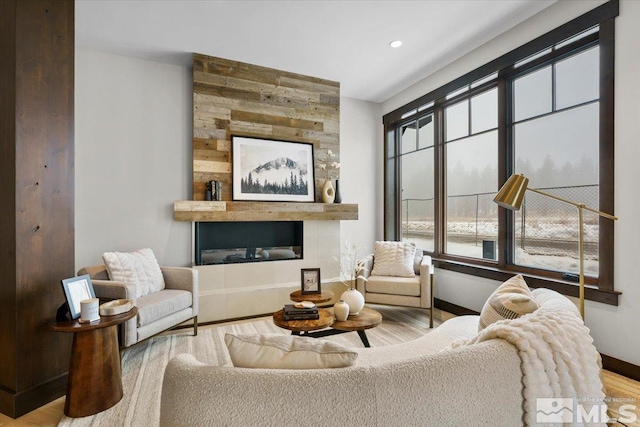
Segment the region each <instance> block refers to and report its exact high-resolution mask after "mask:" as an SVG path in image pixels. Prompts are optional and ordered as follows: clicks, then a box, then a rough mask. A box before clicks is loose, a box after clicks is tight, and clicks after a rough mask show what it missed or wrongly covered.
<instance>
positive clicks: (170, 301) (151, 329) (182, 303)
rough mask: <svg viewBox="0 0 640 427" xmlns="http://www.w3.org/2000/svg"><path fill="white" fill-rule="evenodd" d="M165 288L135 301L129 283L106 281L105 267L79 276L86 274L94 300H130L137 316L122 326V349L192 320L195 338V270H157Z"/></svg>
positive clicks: (89, 268)
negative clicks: (136, 311) (93, 293)
mask: <svg viewBox="0 0 640 427" xmlns="http://www.w3.org/2000/svg"><path fill="white" fill-rule="evenodd" d="M160 270H161V271H162V276H163V278H164V282H165V289H162V290H160V291H158V292H154V293H150V294H148V295H144V296H140V297H138V298H136V286H135V285H134V284H132V283H126V282H119V281H115V280H109V275H108V273H107V268H106V266H105V265H96V266H92V267H84V268H82V269H80V270H79V271H78V276H81V275H83V274H88V275H89V277H90V278H91V284H92V285H93V289H94V291H95V294H96V297H97V298H100V299H101V300H114V299H130V300H132V301H133V305H134V306H136V307H138V315H137V316H136V317H134V318H133V319H131V320H127V321H126V322H124V323H123V324H122V329H121V337H120V339H121V342H120V346H121V347H129V346H132V345H133V344H135V343H137V342H140V341H142V340H144V339H146V338H149V337H151V336H153V335H156V334H158V333H160V332H163V331H165V330H167V329H171V328H173V327H174V326H176V325H179V324H180V323H183V322H185V321H187V320H190V319H193V335H198V271H197V270H195V269H193V268H186V267H160Z"/></svg>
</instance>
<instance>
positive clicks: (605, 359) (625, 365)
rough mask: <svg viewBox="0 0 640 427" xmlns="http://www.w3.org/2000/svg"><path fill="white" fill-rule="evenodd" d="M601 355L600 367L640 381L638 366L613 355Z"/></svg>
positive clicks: (639, 368) (639, 367)
mask: <svg viewBox="0 0 640 427" xmlns="http://www.w3.org/2000/svg"><path fill="white" fill-rule="evenodd" d="M600 356H602V367H603V368H604V369H606V370H607V371H611V372H615V373H616V374H620V375H622V376H625V377H627V378H630V379H632V380H634V381H640V366H637V365H634V364H633V363H629V362H625V361H624V360H620V359H616V358H615V357H611V356H607V355H606V354H602V353H601V354H600Z"/></svg>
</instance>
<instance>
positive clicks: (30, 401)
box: [0, 372, 68, 419]
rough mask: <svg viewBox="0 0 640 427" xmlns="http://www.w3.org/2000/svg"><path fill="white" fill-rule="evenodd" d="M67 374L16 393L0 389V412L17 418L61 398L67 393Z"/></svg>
mask: <svg viewBox="0 0 640 427" xmlns="http://www.w3.org/2000/svg"><path fill="white" fill-rule="evenodd" d="M67 380H68V373H66V372H65V373H64V374H62V375H60V376H58V377H56V378H53V379H51V380H49V381H46V382H44V383H41V384H38V385H37V386H35V387H31V388H30V389H28V390H25V391H21V392H18V393H14V392H11V391H9V390H6V389H4V388H0V412H2V413H3V414H5V415H7V416H9V417H11V418H14V419H15V418H18V417H21V416H23V415H24V414H27V413H29V412H31V411H33V410H34V409H38V408H39V407H41V406H43V405H46V404H47V403H49V402H51V401H53V400H55V399H57V398H59V397H62V396H64V395H65V394H66V392H67Z"/></svg>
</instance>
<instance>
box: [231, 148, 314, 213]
mask: <svg viewBox="0 0 640 427" xmlns="http://www.w3.org/2000/svg"><path fill="white" fill-rule="evenodd" d="M231 143H232V150H233V151H232V154H233V200H252V201H269V202H313V201H315V179H314V175H313V172H314V162H313V144H308V143H301V142H290V141H278V140H272V139H261V138H249V137H245V136H232V137H231Z"/></svg>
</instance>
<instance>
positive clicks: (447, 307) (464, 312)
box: [433, 298, 480, 316]
mask: <svg viewBox="0 0 640 427" xmlns="http://www.w3.org/2000/svg"><path fill="white" fill-rule="evenodd" d="M433 305H434V306H435V307H436V308H437V309H440V310H442V311H446V312H447V313H451V314H455V315H456V316H469V315H471V316H477V315H479V314H480V313H478V312H477V311H473V310H469V309H468V308H465V307H462V306H460V305H456V304H453V303H450V302H448V301H444V300H441V299H438V298H435V299H434V301H433Z"/></svg>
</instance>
